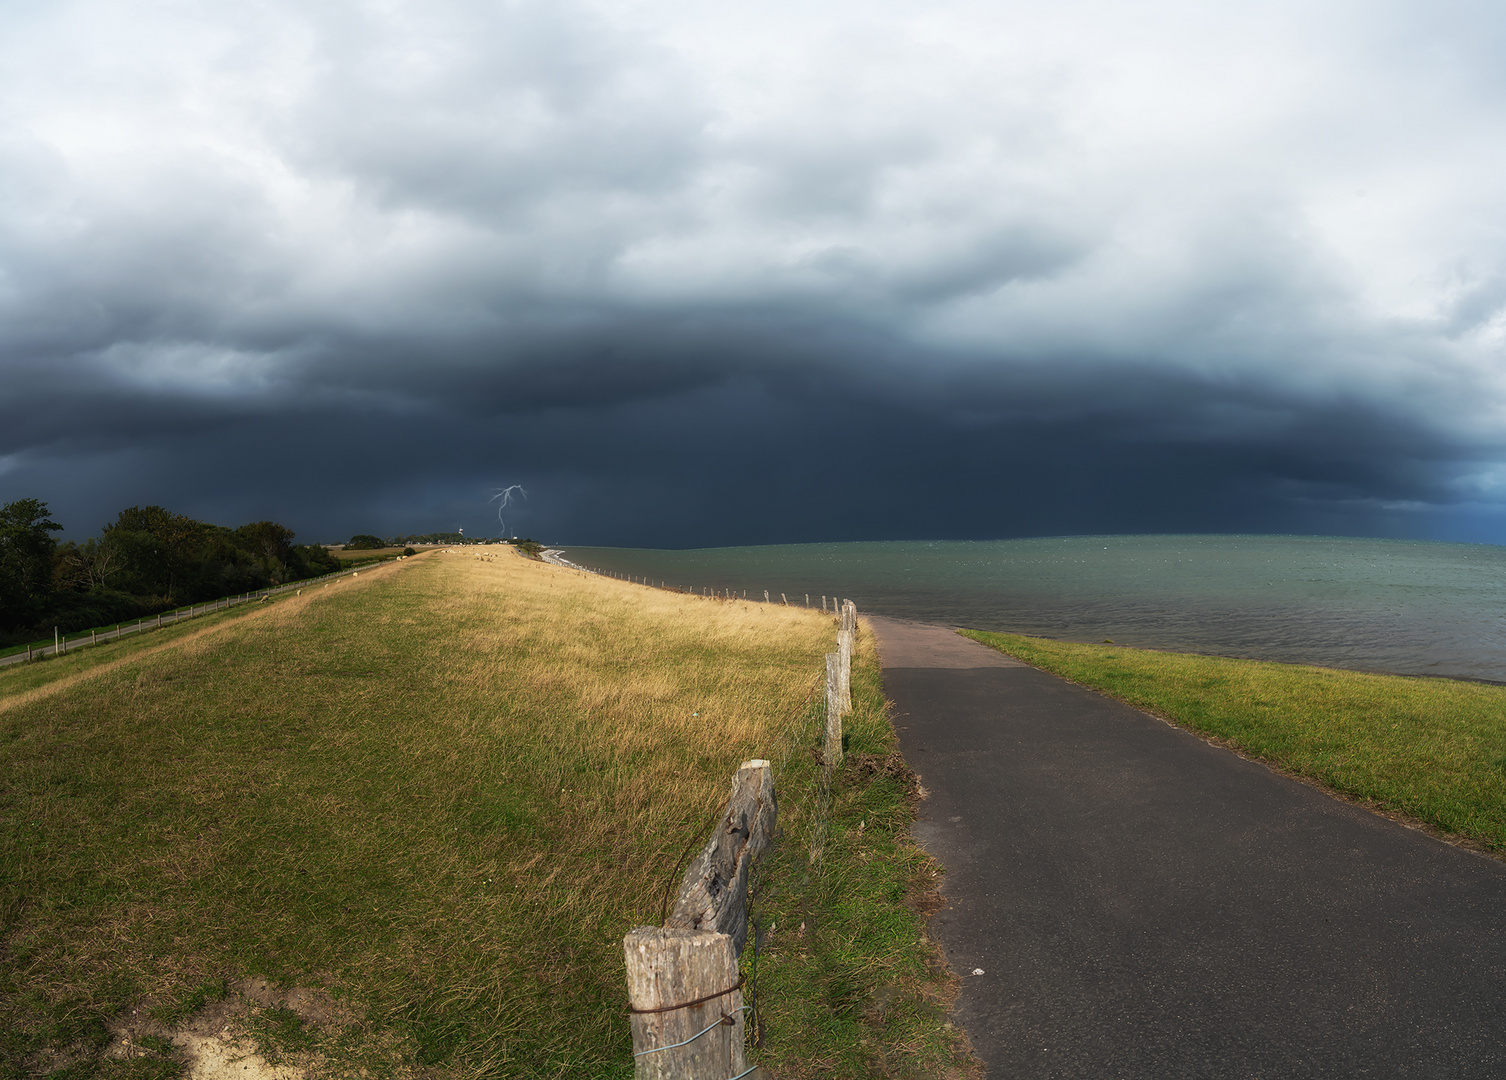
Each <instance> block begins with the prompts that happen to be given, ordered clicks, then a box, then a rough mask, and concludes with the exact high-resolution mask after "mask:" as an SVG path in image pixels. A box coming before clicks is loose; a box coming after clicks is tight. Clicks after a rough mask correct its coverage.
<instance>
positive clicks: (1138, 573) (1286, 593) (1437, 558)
mask: <svg viewBox="0 0 1506 1080" xmlns="http://www.w3.org/2000/svg"><path fill="white" fill-rule="evenodd" d="M562 550H563V551H564V557H565V558H567V559H569V560H571V561H572V562H575V563H578V564H580V565H582V566H587V567H593V568H602V569H606V570H610V571H614V572H617V573H625V574H631V575H636V576H646V577H648V578H650V579H652V580H653V581H654V583H656V584H657V583H658V582H659V581H661V580H662V581H664V582H666V583H667V584H669V585H674V586H679V587H681V588H688V589H694V590H696V591H701V590H703V589H714V590H717V591H725V590H728V589H731V590H735V591H736V592H738V593H739V594H740V593H742V592H743V591H746V592H747V594H748V596H749V597H750V598H752V597H756V598H758V599H762V597H763V590H765V589H767V590H769V592H770V593H771V594H772V596H773V598H774V600H775V601H776V602H778V600H779V594H780V593H784V594H785V595H786V596H787V597H788V598H789V601H790V602H791V603H804V602H805V597H806V595H807V594H809V596H810V598H811V603H812V606H819V605H820V602H821V601H820V598H821V596H822V595H823V594H825V595H826V596H827V597H837V596H840V597H843V598H850V599H852V600H854V601H856V603H857V605H858V608H859V610H860V611H866V612H872V613H875V614H879V615H891V616H897V617H900V618H909V619H919V620H923V621H926V622H936V623H944V624H948V625H954V626H969V627H976V628H978V629H984V630H1007V631H1015V632H1018V633H1024V634H1038V635H1043V636H1047V637H1055V638H1062V639H1065V640H1072V641H1102V640H1103V639H1105V638H1111V639H1113V640H1114V641H1115V642H1117V643H1118V644H1121V645H1130V646H1138V647H1144V648H1156V649H1174V650H1181V651H1187V652H1199V653H1212V654H1217V655H1224V656H1246V657H1255V658H1258V659H1264V660H1280V661H1285V662H1289V663H1306V664H1322V665H1326V666H1331V667H1345V668H1355V669H1360V670H1368V671H1394V672H1401V673H1405V674H1431V675H1447V676H1453V677H1466V678H1483V679H1493V680H1498V681H1506V547H1497V546H1494V545H1481V544H1440V543H1425V542H1417V541H1397V540H1357V539H1349V538H1335V537H1307V536H1076V537H1057V538H1051V539H1034V540H996V541H980V542H960V541H935V542H895V543H863V544H795V545H779V546H768V547H742V548H704V549H699V550H691V551H656V550H645V549H630V548H565V549H562Z"/></svg>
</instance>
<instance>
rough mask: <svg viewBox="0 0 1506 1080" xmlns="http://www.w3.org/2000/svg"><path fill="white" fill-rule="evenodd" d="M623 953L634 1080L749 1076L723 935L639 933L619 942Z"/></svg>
mask: <svg viewBox="0 0 1506 1080" xmlns="http://www.w3.org/2000/svg"><path fill="white" fill-rule="evenodd" d="M622 951H623V954H624V958H625V959H626V961H627V981H628V1009H629V1011H630V1014H631V1019H630V1021H629V1022H630V1024H631V1026H632V1029H633V1076H634V1078H635V1080H728V1078H729V1077H733V1076H737V1075H738V1074H739V1073H741V1072H743V1071H745V1070H746V1069H747V1064H746V1060H747V1059H746V1056H745V1053H744V1050H743V1042H744V1027H745V1025H744V1023H743V1008H742V1005H743V993H742V980H741V979H740V978H739V976H738V973H737V953H736V951H734V949H733V948H732V938H731V937H730V936H729V935H727V934H718V933H715V932H713V931H707V930H679V929H674V928H670V927H665V928H663V929H660V928H659V927H656V926H640V927H638V928H637V929H635V930H633V931H632V932H631V933H629V934H628V935H627V937H625V938H623V939H622ZM708 1028H709V1029H710V1030H709V1031H708V1030H706V1029H708ZM676 1043H684V1044H685V1045H683V1046H676V1045H675V1044H676Z"/></svg>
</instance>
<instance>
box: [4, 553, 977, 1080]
mask: <svg viewBox="0 0 1506 1080" xmlns="http://www.w3.org/2000/svg"><path fill="white" fill-rule="evenodd" d="M221 619H222V621H221V622H220V623H219V624H217V625H212V626H207V627H206V626H204V625H203V624H200V625H199V626H197V627H195V628H193V629H192V630H189V629H187V628H185V630H184V632H183V634H182V637H181V639H178V640H176V641H174V640H171V639H168V638H167V637H166V635H167V634H168V633H170V632H169V631H164V632H163V636H162V637H159V638H157V640H156V641H155V642H151V641H145V642H140V643H136V642H132V643H123V644H121V645H117V646H107V647H100V648H99V649H98V650H91V651H88V652H85V653H81V654H80V655H79V656H77V657H63V658H60V659H58V660H56V661H49V662H48V663H47V664H45V665H41V666H40V667H35V666H34V667H32V668H30V669H24V670H22V671H18V672H14V673H12V672H5V673H4V674H0V778H3V780H0V918H3V924H0V950H3V952H0V1076H6V1077H20V1076H29V1075H45V1074H47V1073H48V1071H49V1070H52V1069H62V1070H63V1071H62V1072H61V1073H59V1074H58V1076H59V1080H62V1078H63V1077H67V1080H81V1078H83V1077H87V1076H111V1077H113V1076H120V1077H126V1076H131V1077H137V1076H143V1077H144V1076H146V1075H147V1071H143V1070H150V1069H156V1070H158V1071H157V1072H155V1073H151V1075H154V1076H155V1075H162V1076H170V1075H172V1074H173V1061H172V1058H171V1055H170V1053H168V1048H167V1046H166V1044H165V1043H164V1044H163V1045H162V1047H161V1048H160V1049H161V1051H162V1052H161V1053H160V1054H157V1055H155V1056H153V1055H147V1056H146V1057H143V1058H138V1059H135V1060H133V1061H100V1060H98V1059H97V1055H98V1052H99V1051H100V1050H101V1049H102V1048H103V1047H104V1046H105V1045H106V1044H107V1043H109V1042H110V1038H111V1030H112V1025H113V1026H114V1028H115V1029H116V1030H118V1026H119V1024H120V1023H121V1020H122V1018H123V1017H125V1016H128V1015H142V1014H151V1015H154V1016H155V1017H157V1018H158V1019H159V1020H163V1021H172V1020H175V1019H181V1018H182V1017H184V1016H187V1015H189V1014H192V1013H194V1012H195V1011H196V1010H198V1009H200V1008H202V1007H203V1006H204V1005H205V1003H206V1002H208V1001H212V1000H213V999H214V998H216V997H220V996H223V995H224V994H225V992H226V986H227V985H234V984H235V983H236V981H237V980H245V979H247V978H249V977H262V978H265V979H266V980H269V981H270V982H272V983H274V984H277V985H280V986H283V987H289V986H294V985H297V986H300V987H319V988H324V989H325V990H327V991H328V992H329V993H330V995H331V996H332V998H334V999H336V1000H338V1001H339V1002H341V1003H342V1005H341V1007H340V1009H338V1010H335V1011H336V1012H339V1013H340V1014H341V1015H342V1016H344V1017H345V1020H343V1021H342V1022H340V1023H330V1024H328V1025H326V1026H319V1025H310V1024H305V1023H304V1022H303V1020H302V1019H301V1018H300V1017H299V1016H298V1015H295V1014H293V1013H291V1012H288V1011H287V1010H285V1009H279V1008H267V1009H263V1010H261V1011H260V1012H258V1013H257V1014H256V1015H255V1016H254V1017H252V1018H251V1021H250V1022H249V1028H250V1030H251V1032H252V1033H253V1034H254V1035H255V1036H256V1037H257V1039H258V1040H259V1042H260V1044H261V1046H262V1048H263V1051H264V1052H265V1053H268V1054H269V1055H271V1056H273V1057H277V1056H278V1055H281V1057H282V1059H283V1060H288V1061H292V1062H293V1063H295V1064H298V1065H300V1066H301V1067H302V1068H303V1069H304V1070H305V1072H306V1073H307V1074H308V1075H311V1076H322V1075H330V1076H345V1075H356V1074H361V1075H368V1076H378V1077H379V1076H400V1077H406V1076H417V1075H425V1076H436V1077H450V1076H453V1077H481V1076H572V1077H575V1076H627V1075H629V1074H630V1072H631V1068H632V1066H631V1058H630V1044H629V1039H628V1029H627V1024H626V1021H625V1018H624V1016H623V1004H624V996H625V994H624V989H623V981H622V980H623V977H622V959H621V938H622V935H623V934H624V933H625V932H626V930H627V929H629V928H630V927H632V926H634V925H639V924H643V923H656V922H658V921H659V919H660V913H661V910H662V903H663V897H664V895H665V891H666V889H667V888H671V887H673V885H674V884H676V883H677V880H678V879H677V863H678V860H679V859H680V858H681V857H682V856H683V855H684V854H685V853H686V852H687V850H688V849H690V848H692V847H694V846H695V845H696V844H697V843H699V842H700V841H701V840H702V839H703V838H704V836H705V834H706V831H707V829H709V826H710V822H711V820H712V818H713V817H714V815H715V814H716V812H717V809H718V807H719V806H720V804H721V802H722V801H723V800H724V798H725V795H726V789H727V786H728V783H729V781H730V778H731V775H732V771H733V770H734V768H735V767H736V765H737V763H738V762H739V761H741V760H743V759H745V758H750V757H768V758H770V759H772V760H774V761H775V763H776V767H777V768H776V783H778V784H779V786H780V792H781V822H782V826H783V831H784V839H783V840H782V842H781V843H780V844H779V845H778V846H777V847H776V851H775V853H774V855H773V856H772V857H771V859H770V863H769V872H768V873H767V875H761V876H760V881H763V882H766V884H764V885H762V886H761V894H760V897H759V898H758V899H756V901H755V910H757V911H759V912H760V914H761V918H763V922H762V923H761V925H763V926H766V927H768V928H769V932H768V933H766V934H765V935H764V938H763V943H764V949H763V950H762V955H761V957H760V972H759V974H760V991H759V996H760V999H761V1004H762V1006H763V1018H762V1026H763V1029H764V1040H763V1041H764V1048H763V1051H762V1054H763V1060H766V1061H774V1062H776V1063H779V1070H780V1071H781V1072H783V1073H784V1074H787V1075H804V1074H806V1073H808V1072H810V1071H811V1070H812V1069H813V1068H815V1066H812V1065H810V1063H811V1062H812V1061H815V1062H823V1061H826V1060H828V1059H829V1060H830V1061H831V1062H834V1063H835V1064H836V1070H835V1073H834V1074H835V1075H850V1076H858V1075H870V1074H872V1072H873V1071H875V1069H878V1070H881V1071H883V1072H887V1073H890V1074H892V1075H927V1074H935V1073H936V1072H938V1071H939V1070H941V1069H943V1068H947V1067H951V1066H952V1065H954V1064H956V1063H958V1062H960V1061H961V1060H962V1059H961V1058H960V1057H959V1056H958V1054H959V1051H958V1049H957V1047H956V1046H955V1045H954V1042H953V1040H952V1039H951V1037H950V1036H949V1035H948V1034H947V1033H946V1032H945V1030H944V1029H943V1027H942V1023H943V1015H942V1001H943V999H944V995H945V993H946V990H947V986H948V982H947V978H946V974H945V972H944V971H943V970H942V969H941V968H940V966H939V965H938V963H937V962H936V960H935V958H934V956H933V955H931V953H930V951H929V949H928V948H927V947H926V945H925V944H924V942H923V938H922V934H921V927H920V921H919V918H918V916H916V915H915V914H914V913H913V912H911V911H909V910H907V909H906V908H905V907H904V905H903V903H902V901H903V900H904V899H905V897H906V895H908V894H909V892H910V891H911V890H913V888H914V887H915V886H916V884H917V883H921V884H923V883H924V882H925V881H926V880H928V875H930V874H931V872H932V871H931V868H929V867H928V866H927V865H926V864H925V862H924V860H923V859H922V858H921V857H920V856H919V854H918V853H917V852H915V851H914V849H913V848H912V847H910V846H909V845H908V844H907V843H906V842H905V841H904V839H903V834H904V829H905V827H906V825H907V824H908V820H909V815H908V810H907V800H908V798H909V797H910V795H909V791H908V789H907V784H906V779H905V771H904V770H903V768H902V765H899V764H896V763H893V762H891V763H890V764H887V765H884V766H882V767H875V766H873V765H872V764H871V763H872V762H874V761H881V762H882V761H889V759H888V757H887V755H888V754H889V752H890V751H891V750H892V745H893V733H892V730H891V729H890V728H889V726H888V724H887V720H886V719H885V718H884V715H883V707H882V699H881V697H880V696H879V694H878V691H877V664H876V661H875V659H874V657H873V649H872V645H871V642H868V641H866V640H865V642H864V643H863V645H862V647H861V648H860V656H859V664H858V674H857V676H856V682H857V686H856V693H857V696H858V698H859V710H858V714H857V715H856V716H855V717H854V721H853V724H852V743H853V747H854V751H855V753H857V754H866V755H867V757H858V758H857V759H856V760H857V761H858V763H859V764H858V765H857V766H856V767H855V768H854V769H853V770H850V771H849V772H848V773H846V774H843V775H842V776H839V777H838V778H837V781H836V783H835V784H834V785H833V786H832V787H831V788H830V790H829V791H828V790H827V789H825V788H824V787H823V785H822V784H821V782H820V770H819V769H818V767H817V766H816V765H815V763H814V762H813V761H812V760H811V758H810V755H809V748H810V747H811V746H813V745H815V732H814V731H813V730H812V718H813V714H812V708H811V691H812V687H813V685H814V682H815V680H816V677H817V675H818V673H819V672H820V670H821V655H822V653H823V652H824V651H825V650H826V649H828V648H830V647H832V646H831V641H832V638H833V636H834V631H833V623H832V621H831V620H830V619H826V618H823V617H821V616H820V615H818V614H815V613H810V612H806V611H803V610H799V609H790V608H782V607H774V606H767V605H762V604H745V603H727V602H715V601H707V600H698V599H695V598H691V597H684V596H678V595H674V594H670V593H665V592H658V591H653V590H647V589H643V588H638V587H634V586H631V585H627V584H624V583H621V582H616V581H611V580H608V579H603V578H594V577H586V576H584V575H580V574H577V573H573V572H570V571H566V570H563V569H560V568H556V567H551V566H547V565H544V564H540V563H537V562H529V561H526V560H524V559H522V558H520V557H518V556H517V555H515V554H514V553H512V552H511V551H510V550H505V551H502V552H499V553H494V552H488V551H484V550H475V549H466V550H464V551H463V552H461V553H456V554H444V555H441V554H437V553H436V554H433V555H429V556H426V557H425V558H424V559H421V560H412V561H409V562H407V563H402V564H391V565H388V566H384V567H381V568H379V569H377V570H375V571H373V572H371V573H370V574H368V573H365V572H363V573H362V574H361V575H360V576H359V577H358V578H354V579H342V580H339V581H337V582H332V583H331V584H330V585H329V586H328V587H327V588H315V589H310V590H306V591H305V593H304V594H303V595H302V596H288V597H284V598H283V599H281V600H279V601H277V602H276V603H273V604H268V605H266V606H265V607H263V608H262V609H260V610H257V611H255V612H252V613H250V614H247V615H245V616H243V617H238V618H237V617H234V616H233V615H231V614H229V613H227V615H226V616H223V617H221ZM149 644H150V645H152V646H153V647H151V648H148V647H147V646H148V645H149ZM112 653H113V658H111V654H112ZM864 762H868V763H869V764H867V765H865V764H863V763H864ZM823 792H824V793H825V794H824V795H823ZM823 798H824V800H825V802H826V803H827V804H829V806H830V808H831V811H832V812H831V816H830V824H829V825H824V824H822V821H823V820H824V819H822V818H821V816H820V815H818V814H816V813H814V812H813V811H814V810H815V809H816V808H817V807H818V806H819V805H820V804H821V803H822V801H823ZM854 816H856V817H857V819H858V820H857V821H856V822H855V823H854V822H853V821H852V819H853V817H854ZM812 840H815V841H817V842H818V846H819V847H820V849H821V850H822V851H823V856H822V858H821V859H820V860H817V861H816V862H815V863H814V864H813V863H812V861H811V859H810V858H809V850H810V843H811V841H812ZM765 915H766V917H764V916H765ZM797 919H798V920H800V921H803V922H804V923H805V930H804V931H803V932H800V931H798V930H796V929H795V927H796V922H795V921H796V920H797ZM786 942H788V943H789V944H788V945H787V944H786ZM818 1021H819V1022H818Z"/></svg>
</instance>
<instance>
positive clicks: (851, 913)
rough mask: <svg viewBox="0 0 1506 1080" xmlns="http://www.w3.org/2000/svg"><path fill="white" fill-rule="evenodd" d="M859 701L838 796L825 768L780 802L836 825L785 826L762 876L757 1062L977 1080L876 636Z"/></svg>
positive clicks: (827, 1073)
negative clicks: (950, 1009) (912, 834)
mask: <svg viewBox="0 0 1506 1080" xmlns="http://www.w3.org/2000/svg"><path fill="white" fill-rule="evenodd" d="M852 694H853V712H852V713H851V714H850V715H848V716H847V717H846V718H845V719H844V722H843V742H844V744H845V745H846V754H847V756H846V760H845V763H844V767H843V768H842V769H841V770H840V771H837V772H835V773H834V775H833V776H832V777H831V779H830V784H829V787H826V786H824V785H823V777H822V772H821V770H820V769H818V768H808V769H800V770H794V771H792V770H786V775H787V777H791V781H790V782H787V784H786V789H785V792H784V793H783V794H782V795H781V798H782V799H785V800H791V797H792V796H794V798H795V799H798V801H799V802H800V803H802V804H804V805H807V806H823V805H824V806H825V807H827V808H828V810H827V815H826V816H824V817H823V816H822V815H814V814H813V815H806V816H802V817H801V818H800V819H798V820H797V821H796V822H794V823H793V824H792V825H790V826H788V827H786V828H785V829H784V830H783V836H782V839H781V842H780V843H779V844H778V845H777V846H776V848H775V849H774V851H773V852H772V854H771V855H770V856H769V857H767V858H766V860H765V863H764V865H763V866H762V867H761V868H760V871H759V874H758V875H757V880H756V885H757V890H756V893H755V901H754V908H753V914H754V918H755V919H756V921H757V925H758V928H759V930H760V937H761V940H762V947H761V949H760V956H759V959H758V970H759V980H758V984H757V994H756V998H755V1000H756V1001H757V1002H758V1003H759V1005H760V1008H761V1010H762V1014H761V1019H760V1023H761V1024H762V1025H763V1026H764V1031H763V1048H762V1051H761V1057H760V1059H759V1060H761V1061H762V1062H763V1063H764V1064H765V1066H766V1067H768V1068H769V1069H770V1070H771V1073H772V1074H773V1075H775V1076H779V1077H790V1078H796V1077H798V1078H804V1077H837V1078H847V1077H851V1078H859V1077H965V1076H973V1075H976V1068H977V1066H976V1063H975V1061H973V1060H972V1059H971V1058H970V1057H969V1056H968V1053H967V1051H966V1047H965V1045H964V1044H963V1042H962V1039H961V1036H960V1035H959V1034H958V1033H956V1032H953V1031H952V1029H951V1025H950V1024H949V1023H948V1021H947V1004H948V1003H949V1002H950V1000H951V998H952V996H953V995H954V989H955V982H954V980H953V978H952V977H951V973H950V971H949V970H948V969H947V967H946V965H945V962H944V960H943V959H942V957H941V954H940V951H939V950H938V949H937V948H936V947H935V946H934V945H933V944H932V943H931V942H930V941H929V940H928V939H927V938H926V937H925V927H924V921H925V916H926V915H928V914H929V913H930V912H931V911H932V910H934V908H935V907H937V906H939V899H938V895H937V893H936V887H937V886H938V884H939V881H940V876H941V868H940V866H939V865H938V864H937V863H936V862H935V861H934V860H932V859H931V858H930V857H929V856H927V855H926V854H925V853H924V852H922V851H921V850H920V849H919V848H917V847H916V846H915V844H914V843H913V842H912V841H911V840H910V838H909V826H910V823H911V822H912V821H913V819H914V805H915V803H916V801H917V800H918V782H917V780H916V778H915V775H914V773H913V772H911V771H910V769H909V768H908V767H907V766H906V765H905V763H904V760H903V759H902V758H901V757H900V755H899V753H898V749H897V740H896V738H895V733H894V729H893V726H892V725H891V723H890V721H889V717H888V713H887V711H886V703H885V701H884V698H883V692H882V688H881V679H880V670H879V664H878V661H877V657H876V655H875V653H874V652H873V649H872V646H871V640H870V639H869V638H868V635H867V632H866V630H864V631H863V632H862V636H861V637H860V643H859V648H858V649H857V650H856V652H855V654H854V658H853V678H852ZM820 722H821V721H820V718H819V716H818V717H817V723H816V726H815V728H814V729H812V731H811V733H810V736H809V738H808V739H807V740H806V741H807V742H808V743H811V744H812V745H814V744H815V743H816V742H818V741H819V734H820ZM807 760H809V759H807ZM792 801H793V800H792ZM783 805H784V804H783V803H781V806H783ZM751 952H752V945H751V944H750V946H749V950H748V952H747V953H745V955H744V964H743V967H744V970H745V971H747V970H749V969H750V967H751V959H752V958H751Z"/></svg>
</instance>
